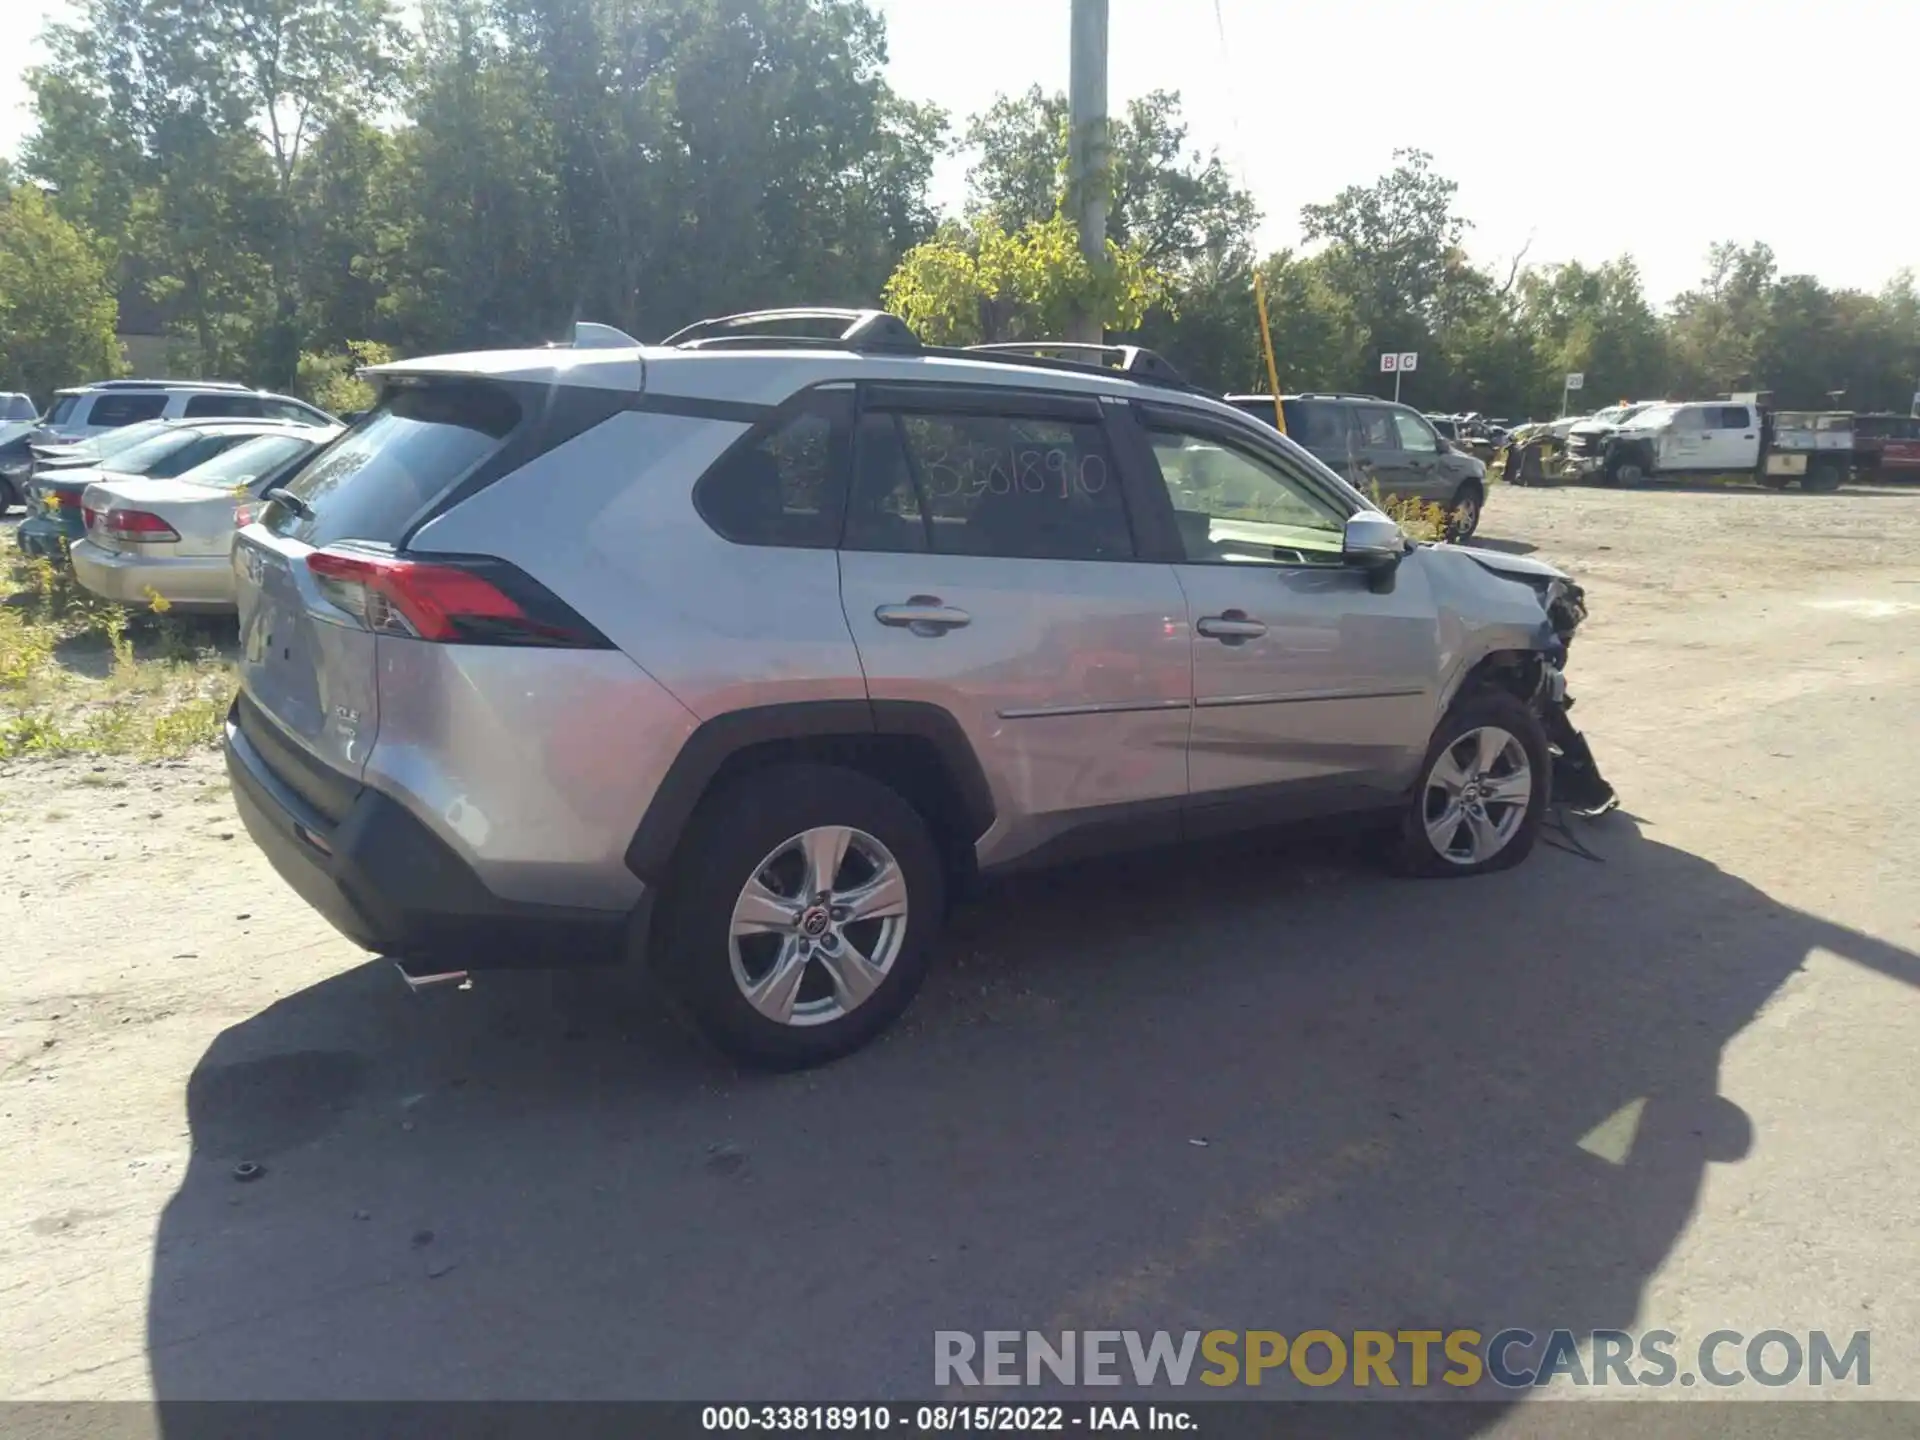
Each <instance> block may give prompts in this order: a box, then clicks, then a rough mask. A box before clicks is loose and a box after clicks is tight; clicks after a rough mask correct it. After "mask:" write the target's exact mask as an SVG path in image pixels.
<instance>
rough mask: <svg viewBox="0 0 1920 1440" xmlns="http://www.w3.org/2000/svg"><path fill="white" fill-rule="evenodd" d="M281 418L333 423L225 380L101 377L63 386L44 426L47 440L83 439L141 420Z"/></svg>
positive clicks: (317, 412)
mask: <svg viewBox="0 0 1920 1440" xmlns="http://www.w3.org/2000/svg"><path fill="white" fill-rule="evenodd" d="M216 419H231V420H285V421H289V422H292V423H294V424H305V425H332V424H334V423H336V422H335V420H334V418H333V416H331V415H329V414H327V412H326V411H324V410H321V409H318V408H316V407H315V406H312V405H309V404H307V402H306V401H304V400H296V399H294V398H293V397H292V396H291V395H274V394H270V393H268V392H267V391H264V390H250V389H248V388H247V387H246V386H245V385H237V384H233V383H230V382H228V381H223V380H102V381H100V382H99V383H98V384H96V385H83V386H79V387H76V388H74V389H71V390H61V391H58V392H56V393H55V395H54V397H53V407H52V408H51V409H50V410H48V411H47V416H46V420H45V421H44V422H43V424H44V428H45V429H46V431H47V432H48V435H47V437H46V438H47V439H50V440H60V439H65V440H82V439H85V438H87V437H88V436H90V435H98V434H100V433H101V432H102V431H104V430H117V429H119V428H120V427H121V426H123V425H132V424H136V423H138V422H139V421H142V420H216Z"/></svg>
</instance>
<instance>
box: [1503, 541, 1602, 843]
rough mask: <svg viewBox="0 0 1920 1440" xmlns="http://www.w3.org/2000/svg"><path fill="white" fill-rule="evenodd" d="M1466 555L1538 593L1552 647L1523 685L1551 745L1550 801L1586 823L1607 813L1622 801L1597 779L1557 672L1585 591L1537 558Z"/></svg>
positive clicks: (1581, 616) (1580, 617) (1581, 613)
mask: <svg viewBox="0 0 1920 1440" xmlns="http://www.w3.org/2000/svg"><path fill="white" fill-rule="evenodd" d="M1465 553H1467V554H1469V555H1471V556H1472V557H1473V558H1474V559H1475V560H1476V561H1478V562H1479V563H1480V564H1481V565H1482V566H1484V567H1485V568H1486V569H1488V570H1490V571H1492V572H1493V573H1494V574H1496V575H1501V576H1505V577H1506V578H1508V579H1512V580H1520V581H1524V582H1525V583H1526V584H1528V585H1530V586H1531V587H1532V588H1533V590H1534V591H1535V593H1536V594H1538V595H1539V597H1540V603H1541V605H1542V606H1543V607H1544V608H1545V610H1546V620H1545V623H1546V626H1547V628H1548V629H1550V630H1551V631H1552V634H1553V643H1552V644H1551V646H1549V647H1548V648H1547V652H1546V654H1545V655H1540V656H1536V657H1533V658H1534V660H1535V663H1534V664H1533V665H1532V666H1530V667H1529V668H1530V670H1531V671H1532V673H1531V674H1527V675H1525V676H1524V678H1523V679H1522V681H1521V683H1522V685H1523V686H1524V693H1525V695H1526V698H1527V701H1528V703H1529V704H1531V705H1532V706H1533V708H1534V712H1535V713H1536V714H1537V715H1539V717H1540V722H1541V724H1542V725H1543V726H1544V727H1545V729H1546V732H1547V742H1548V744H1550V745H1551V746H1552V747H1553V802H1554V804H1556V805H1562V806H1565V807H1566V809H1568V810H1570V811H1572V812H1573V813H1574V814H1575V815H1581V816H1585V817H1587V818H1589V819H1591V818H1593V817H1595V816H1599V815H1604V814H1606V813H1607V812H1608V811H1609V810H1612V809H1614V808H1615V807H1616V806H1618V805H1619V803H1620V800H1619V797H1618V796H1617V795H1616V794H1615V793H1614V789H1613V786H1612V785H1610V784H1608V783H1607V780H1606V777H1604V776H1603V775H1601V773H1600V766H1599V764H1598V762H1596V761H1595V760H1594V758H1593V748H1592V747H1591V746H1590V745H1588V744H1587V740H1586V737H1585V736H1584V735H1582V734H1581V733H1580V731H1579V730H1578V729H1576V728H1575V726H1574V724H1573V721H1572V720H1571V719H1569V718H1568V715H1567V712H1568V711H1569V710H1571V709H1572V708H1573V697H1572V696H1571V695H1570V694H1568V693H1567V678H1566V675H1565V674H1564V673H1563V672H1562V669H1561V667H1562V666H1564V665H1565V664H1566V659H1567V652H1568V650H1569V648H1570V647H1571V646H1572V644H1573V636H1574V632H1575V631H1576V630H1578V629H1579V628H1580V625H1581V622H1583V621H1584V620H1585V619H1586V618H1587V597H1586V592H1585V591H1583V590H1582V589H1581V588H1580V587H1579V586H1578V585H1577V584H1575V583H1574V582H1573V580H1572V579H1570V578H1569V577H1568V576H1567V575H1566V574H1565V573H1563V572H1562V571H1560V570H1557V569H1555V568H1554V567H1553V566H1551V565H1547V564H1544V563H1542V562H1541V561H1538V560H1532V559H1527V558H1525V557H1523V556H1517V555H1502V554H1498V553H1493V552H1488V551H1484V550H1467V551H1466V552H1465ZM1508 683H1510V684H1511V683H1512V681H1511V680H1509V682H1508ZM1516 688H1517V687H1516Z"/></svg>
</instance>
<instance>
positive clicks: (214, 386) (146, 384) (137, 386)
mask: <svg viewBox="0 0 1920 1440" xmlns="http://www.w3.org/2000/svg"><path fill="white" fill-rule="evenodd" d="M75 388H77V389H81V390H169V389H191V390H243V391H247V392H249V393H250V392H251V391H252V390H253V387H252V386H251V385H242V384H241V383H240V382H239V381H238V380H96V381H94V382H93V384H91V385H81V386H77V387H75Z"/></svg>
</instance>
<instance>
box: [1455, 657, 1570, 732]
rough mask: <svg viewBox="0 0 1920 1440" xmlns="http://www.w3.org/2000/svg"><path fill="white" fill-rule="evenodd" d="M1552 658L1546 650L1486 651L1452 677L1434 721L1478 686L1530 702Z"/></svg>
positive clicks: (1537, 690) (1477, 689)
mask: <svg viewBox="0 0 1920 1440" xmlns="http://www.w3.org/2000/svg"><path fill="white" fill-rule="evenodd" d="M1553 660H1554V657H1553V656H1552V654H1550V653H1549V652H1547V651H1545V650H1528V649H1506V650H1492V651H1489V652H1488V653H1487V654H1485V655H1482V656H1481V657H1480V658H1479V659H1478V660H1476V661H1474V662H1473V664H1471V665H1469V666H1467V667H1466V668H1465V669H1463V670H1462V671H1461V672H1460V674H1459V675H1458V676H1457V677H1456V678H1455V680H1454V682H1453V686H1452V688H1451V689H1449V690H1448V691H1447V692H1446V694H1445V695H1443V696H1442V697H1441V705H1440V713H1439V715H1437V716H1436V717H1435V719H1434V723H1435V724H1436V725H1437V724H1439V723H1440V721H1441V720H1442V719H1444V718H1445V717H1446V714H1447V712H1448V711H1449V710H1451V709H1453V707H1454V706H1455V705H1458V704H1459V703H1460V702H1461V701H1462V700H1463V699H1465V698H1466V697H1467V696H1469V695H1472V694H1474V693H1476V692H1478V691H1481V690H1500V691H1504V692H1505V693H1507V694H1509V695H1512V696H1513V697H1514V698H1515V699H1517V700H1522V701H1525V702H1526V703H1527V704H1532V703H1533V700H1534V697H1535V696H1537V695H1538V694H1539V693H1540V687H1541V685H1542V683H1543V682H1544V680H1545V678H1546V670H1547V667H1548V666H1550V665H1552V664H1553Z"/></svg>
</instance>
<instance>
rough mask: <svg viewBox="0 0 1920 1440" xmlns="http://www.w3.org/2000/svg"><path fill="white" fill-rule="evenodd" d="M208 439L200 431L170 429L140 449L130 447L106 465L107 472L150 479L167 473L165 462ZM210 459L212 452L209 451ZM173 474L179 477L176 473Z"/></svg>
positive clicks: (143, 444)
mask: <svg viewBox="0 0 1920 1440" xmlns="http://www.w3.org/2000/svg"><path fill="white" fill-rule="evenodd" d="M203 438H205V437H204V436H203V435H202V434H201V432H200V431H198V430H176V429H173V428H171V427H170V428H168V429H166V430H163V431H161V432H160V433H159V434H157V435H154V436H151V437H150V438H148V439H145V440H142V441H141V442H140V443H139V444H137V445H129V446H128V447H127V448H126V449H124V450H122V451H120V452H119V453H118V454H116V455H114V456H113V457H112V463H111V464H109V465H103V466H102V467H101V468H102V469H105V470H114V471H117V472H119V473H120V474H122V475H151V474H153V473H155V472H156V471H158V470H162V469H168V468H169V467H168V466H167V464H166V462H167V461H169V460H172V459H173V458H174V457H175V456H177V455H180V454H181V453H182V452H183V451H185V450H186V449H187V448H188V447H189V446H191V445H195V444H197V443H198V442H199V441H201V440H202V439H203ZM207 453H208V455H209V456H211V455H212V454H213V452H212V451H211V450H209V451H208V452H207ZM173 473H176V474H177V473H178V471H174V472H173Z"/></svg>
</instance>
